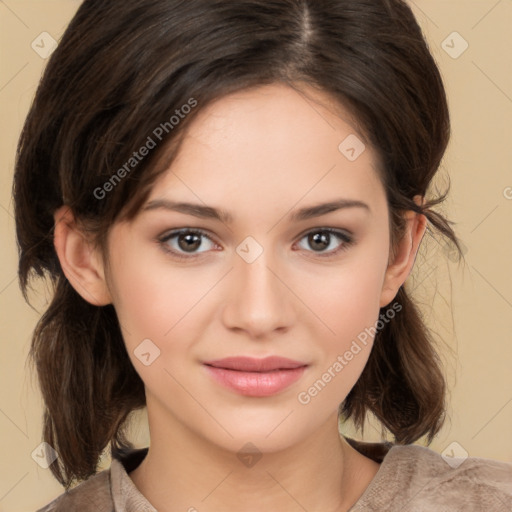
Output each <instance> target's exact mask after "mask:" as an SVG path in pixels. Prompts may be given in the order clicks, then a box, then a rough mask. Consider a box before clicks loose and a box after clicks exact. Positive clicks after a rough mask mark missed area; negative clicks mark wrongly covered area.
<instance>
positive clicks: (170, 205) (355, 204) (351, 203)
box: [142, 199, 371, 224]
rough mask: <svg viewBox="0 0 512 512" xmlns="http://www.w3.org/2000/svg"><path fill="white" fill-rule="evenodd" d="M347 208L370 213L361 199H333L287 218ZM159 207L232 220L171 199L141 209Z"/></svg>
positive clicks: (221, 213)
mask: <svg viewBox="0 0 512 512" xmlns="http://www.w3.org/2000/svg"><path fill="white" fill-rule="evenodd" d="M348 208H360V209H363V210H366V211H367V212H368V213H371V209H370V207H369V206H368V205H367V204H366V203H364V202H363V201H359V200H356V199H337V200H335V201H330V202H328V203H322V204H317V205H313V206H307V207H305V208H301V209H300V210H297V211H295V212H293V213H292V214H291V215H290V216H289V220H290V221H292V222H294V221H295V222H296V221H304V220H308V219H312V218H314V217H320V216H321V215H326V214H328V213H331V212H335V211H338V210H344V209H348ZM159 209H164V210H170V211H173V212H178V213H184V214H187V215H192V216H194V217H199V218H203V219H214V220H218V221H220V222H223V223H225V224H230V223H232V222H233V216H232V215H231V214H230V213H229V212H227V211H226V210H222V209H217V208H213V207H211V206H204V205H201V204H195V203H187V202H181V201H171V200H169V199H154V200H153V201H150V202H148V203H147V204H146V205H145V206H144V208H143V209H142V210H143V211H152V210H159Z"/></svg>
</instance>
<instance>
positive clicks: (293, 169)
mask: <svg viewBox="0 0 512 512" xmlns="http://www.w3.org/2000/svg"><path fill="white" fill-rule="evenodd" d="M363 140H364V139H363V136H362V135H361V134H360V132H359V131H358V130H357V126H356V123H355V121H354V119H353V118H352V117H351V115H350V113H349V112H348V111H347V110H345V109H344V108H343V106H342V105H340V104H338V103H336V102H335V101H334V100H333V99H332V98H331V97H330V96H328V95H327V94H325V93H323V92H319V91H317V90H314V89H311V88H309V87H301V89H300V91H298V90H295V89H294V88H292V87H290V86H287V85H285V84H272V85H266V86H261V87H257V88H253V89H249V90H244V91H240V92H237V93H234V94H231V95H228V96H225V97H223V98H221V99H219V100H217V101H215V102H214V103H212V104H210V105H209V106H207V107H206V108H204V110H203V111H201V113H200V114H199V115H198V116H197V117H196V118H195V119H194V121H193V123H191V124H190V126H189V127H188V130H187V134H186V136H185V138H184V141H183V144H182V146H181V148H180V152H179V154H178V155H177V157H176V159H175V160H174V162H173V164H172V166H171V168H170V169H169V170H168V171H167V172H165V173H164V174H163V175H162V176H161V177H160V178H159V180H158V181H157V182H156V183H155V185H154V187H153V190H152V193H151V194H150V198H149V200H154V199H155V198H159V197H163V196H167V197H172V198H173V199H179V200H184V201H185V200H194V201H195V202H198V200H199V201H202V202H203V203H205V204H207V205H219V204H221V205H222V207H223V209H226V210H229V208H228V207H227V206H226V202H228V206H229V204H231V205H232V206H233V208H235V206H236V205H240V206H241V207H246V208H252V211H253V212H254V211H261V210H262V209H263V208H264V207H265V206H267V205H268V204H270V203H272V204H273V205H274V208H275V205H279V204H281V205H283V208H284V207H286V206H288V208H291V207H292V206H293V205H294V204H297V203H298V202H303V203H304V204H306V203H307V204H311V203H313V202H318V200H325V199H331V198H339V197H346V198H347V199H363V198H364V200H365V201H367V202H376V201H377V202H378V201H379V200H380V201H381V202H382V197H383V188H382V186H381V184H380V180H379V178H378V173H377V170H376V169H377V167H376V166H377V155H376V154H375V153H374V151H373V149H372V148H371V147H370V146H369V145H368V144H367V143H364V142H363ZM347 151H348V152H347ZM327 196H329V197H327ZM242 198H243V201H242V200H241V199H242ZM235 215H236V214H235Z"/></svg>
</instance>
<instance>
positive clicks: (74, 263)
mask: <svg viewBox="0 0 512 512" xmlns="http://www.w3.org/2000/svg"><path fill="white" fill-rule="evenodd" d="M53 218H54V220H55V230H54V240H53V243H54V246H55V251H56V252H57V256H58V258H59V261H60V265H61V267H62V270H63V271H64V274H65V276H66V277H67V279H68V281H69V282H70V284H71V286H73V288H74V289H75V290H76V291H77V292H78V293H79V294H80V295H81V296H82V297H83V298H84V299H85V300H86V301H87V302H89V303H91V304H93V305H95V306H105V305H107V304H110V303H112V299H111V296H110V293H109V290H108V287H107V283H106V281H105V273H104V268H103V260H102V258H101V254H100V251H99V250H98V249H95V248H94V246H93V244H92V242H91V241H90V240H88V239H87V237H86V235H85V233H83V232H82V231H81V230H80V229H79V228H78V226H77V224H76V222H75V218H74V215H73V213H72V211H71V209H70V208H69V206H66V205H64V206H62V207H61V208H59V209H58V210H57V211H56V212H55V213H54V215H53Z"/></svg>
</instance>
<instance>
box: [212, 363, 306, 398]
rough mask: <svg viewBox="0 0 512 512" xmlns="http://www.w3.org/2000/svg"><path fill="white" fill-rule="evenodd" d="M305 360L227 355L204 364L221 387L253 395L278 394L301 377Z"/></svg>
mask: <svg viewBox="0 0 512 512" xmlns="http://www.w3.org/2000/svg"><path fill="white" fill-rule="evenodd" d="M307 366H308V365H307V364H306V363H302V362H300V361H294V360H292V359H288V358H285V357H279V356H270V357H266V358H264V359H255V358H252V357H227V358H224V359H217V360H214V361H207V362H205V363H204V368H205V369H206V371H207V373H208V374H209V375H210V376H211V377H212V378H213V379H214V380H215V381H216V382H217V383H219V384H221V385H222V386H224V387H226V388H228V389H231V390H232V391H235V392H236V393H238V394H241V395H245V396H252V397H265V396H271V395H275V394H277V393H279V392H281V391H283V390H284V389H285V388H287V387H289V386H290V385H291V384H293V383H294V382H296V381H297V380H298V379H300V378H301V377H302V375H303V373H304V371H305V370H306V368H307Z"/></svg>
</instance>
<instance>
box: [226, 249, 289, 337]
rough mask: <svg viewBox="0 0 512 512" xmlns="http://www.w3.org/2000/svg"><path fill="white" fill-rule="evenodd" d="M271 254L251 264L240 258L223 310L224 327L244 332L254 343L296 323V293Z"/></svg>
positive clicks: (230, 281)
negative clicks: (254, 340)
mask: <svg viewBox="0 0 512 512" xmlns="http://www.w3.org/2000/svg"><path fill="white" fill-rule="evenodd" d="M269 253H270V251H263V253H262V254H261V255H260V256H259V257H258V258H257V259H256V260H255V261H253V262H252V263H248V262H246V261H244V259H242V258H238V256H237V258H236V259H235V268H234V269H233V270H232V271H231V272H230V278H229V279H230V280H229V283H230V284H229V286H230V289H229V290H228V292H227V297H228V300H227V302H226V303H225V306H224V308H223V314H222V318H223V322H224V324H225V326H226V327H227V328H228V329H231V330H240V331H245V332H246V333H247V334H248V335H249V336H250V337H251V338H254V339H264V338H268V337H270V336H272V334H273V333H274V331H278V330H279V331H285V330H287V329H288V328H289V327H290V326H291V325H292V323H293V321H294V319H295V311H294V307H293V303H292V301H293V293H292V291H290V284H288V283H287V282H286V281H287V276H285V275H283V272H280V271H279V267H278V265H276V263H275V261H274V260H273V261H271V260H270V258H269V257H268V254H269Z"/></svg>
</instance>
